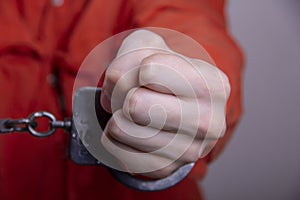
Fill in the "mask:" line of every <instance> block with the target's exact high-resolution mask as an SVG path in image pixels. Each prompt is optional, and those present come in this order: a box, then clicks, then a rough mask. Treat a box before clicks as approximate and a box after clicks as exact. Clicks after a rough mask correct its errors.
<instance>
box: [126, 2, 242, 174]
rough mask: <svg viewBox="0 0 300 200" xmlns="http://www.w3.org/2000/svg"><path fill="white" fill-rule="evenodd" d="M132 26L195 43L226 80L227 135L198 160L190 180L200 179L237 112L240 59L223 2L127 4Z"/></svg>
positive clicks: (237, 116) (238, 108)
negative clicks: (179, 34)
mask: <svg viewBox="0 0 300 200" xmlns="http://www.w3.org/2000/svg"><path fill="white" fill-rule="evenodd" d="M131 3H132V12H133V21H132V23H133V26H135V27H164V28H169V29H173V30H177V31H179V32H182V33H184V34H186V35H188V36H190V37H192V38H193V39H195V40H196V41H197V42H199V43H200V44H201V45H202V46H203V47H204V48H205V50H206V51H207V52H208V53H209V54H210V56H211V57H212V58H213V60H214V61H215V63H216V65H217V67H219V68H220V69H221V70H222V71H223V72H225V73H226V74H227V76H228V77H229V81H230V84H231V94H230V97H229V101H228V104H227V115H226V121H227V131H226V134H225V136H224V137H223V138H221V139H220V140H219V141H218V143H217V144H216V146H215V147H214V149H213V150H212V152H210V154H209V155H208V156H206V157H205V158H203V159H200V160H199V161H198V163H197V165H196V167H194V169H193V171H192V173H191V176H192V177H193V178H202V177H203V176H204V174H205V171H206V165H207V163H209V162H210V161H212V160H213V159H215V158H216V156H217V155H218V154H219V153H220V152H221V151H222V149H223V148H224V146H225V144H226V143H227V141H228V140H229V138H230V137H231V135H232V133H233V130H234V127H235V125H236V124H237V122H238V120H239V118H240V116H241V112H242V104H241V78H242V65H243V56H242V53H241V50H240V49H239V47H238V45H237V44H236V43H235V42H234V40H233V39H232V37H231V36H230V34H229V33H228V30H227V26H226V19H225V16H224V6H225V1H224V0H185V1H183V0H152V1H139V0H131Z"/></svg>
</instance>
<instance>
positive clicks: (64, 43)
mask: <svg viewBox="0 0 300 200" xmlns="http://www.w3.org/2000/svg"><path fill="white" fill-rule="evenodd" d="M53 2H54V1H53ZM145 26H152V27H166V28H170V29H174V30H178V31H180V32H183V33H185V34H187V35H189V36H191V37H192V38H194V39H195V40H197V41H198V42H199V43H200V44H202V45H203V46H204V47H205V49H206V50H207V51H208V52H209V53H210V55H211V56H212V57H213V59H214V61H215V62H216V64H217V66H218V67H219V68H221V69H222V70H223V71H224V72H225V73H226V74H227V75H228V77H229V79H230V82H231V87H232V91H231V96H230V99H229V103H228V106H227V127H228V130H227V132H226V134H225V137H223V138H222V139H220V140H219V142H218V144H217V145H216V147H215V148H214V150H213V151H212V152H211V153H210V154H209V155H208V156H207V157H205V158H204V159H201V160H199V162H198V163H197V165H196V167H194V169H193V172H192V173H191V175H190V176H189V177H188V178H186V179H185V180H184V181H182V182H181V183H180V184H179V185H177V186H175V187H173V188H171V189H169V190H166V191H162V192H156V193H142V192H137V191H133V190H131V189H128V188H126V187H124V186H122V185H121V184H119V183H118V182H117V181H115V180H114V179H113V178H112V177H111V176H110V175H109V174H108V173H107V172H106V170H105V169H103V168H99V167H86V166H85V167H82V166H78V165H76V164H74V163H72V162H71V161H70V160H69V159H68V153H67V152H68V135H67V134H65V133H62V132H57V133H56V134H54V135H53V136H52V137H50V138H47V139H39V138H33V137H32V136H30V135H29V134H11V135H0V199H3V200H10V199H13V200H14V199H39V200H41V199H51V200H52V199H56V200H59V199H101V198H103V199H111V198H119V199H153V198H156V199H157V198H158V199H159V198H171V199H199V198H200V193H199V191H198V189H197V188H198V187H197V184H196V181H195V180H196V179H197V178H201V177H203V176H204V174H205V171H206V165H207V163H208V162H210V161H211V160H212V159H214V158H215V156H216V155H218V154H219V152H220V151H221V150H222V149H223V147H224V145H225V144H226V141H227V140H228V139H229V138H230V136H231V134H232V132H233V129H234V126H235V124H236V123H237V121H238V119H239V116H240V114H241V90H240V89H241V71H242V61H243V60H242V55H241V52H240V50H239V48H238V47H237V45H236V44H235V43H234V41H233V40H232V39H231V37H230V35H229V34H228V31H227V29H226V21H225V17H224V1H223V0H185V1H182V0H151V1H150V0H149V1H147V0H127V1H125V0H113V1H104V0H103V1H101V0H76V1H75V0H64V4H63V5H61V6H57V7H55V6H53V5H52V3H51V1H50V0H39V1H35V0H26V1H23V0H16V1H3V2H1V3H0V30H1V32H0V34H1V37H0V91H1V92H2V93H1V99H0V118H7V117H11V118H21V117H25V116H28V114H30V113H32V112H33V111H37V110H47V111H50V112H52V113H54V114H55V115H56V116H59V117H58V118H60V119H62V118H63V117H64V116H65V115H68V116H70V115H71V95H72V88H73V81H74V78H75V76H76V72H77V69H78V67H79V66H80V64H81V62H82V61H83V59H84V58H85V56H86V55H87V54H88V53H89V52H90V51H91V50H92V48H94V47H95V45H97V44H99V43H100V42H101V41H103V40H104V39H106V38H108V37H109V36H111V35H113V34H116V33H119V32H121V31H123V30H127V29H129V28H134V27H145ZM52 74H59V80H60V81H59V83H60V85H59V87H57V85H55V84H54V82H53V76H52ZM58 91H59V92H58ZM60 99H63V100H64V102H66V103H65V105H66V107H65V108H64V109H62V107H61V106H60V105H61V103H60V102H61V101H60Z"/></svg>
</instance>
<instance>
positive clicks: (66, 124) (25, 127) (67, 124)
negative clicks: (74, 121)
mask: <svg viewBox="0 0 300 200" xmlns="http://www.w3.org/2000/svg"><path fill="white" fill-rule="evenodd" d="M37 118H47V119H48V120H49V127H48V130H46V131H37V130H36V128H37V127H38V123H37V122H36V119H37ZM58 128H62V129H65V130H70V128H71V120H70V119H66V120H64V121H57V120H56V118H55V116H54V115H53V114H51V113H49V112H46V111H39V112H34V113H32V114H31V115H30V116H29V117H28V118H22V119H15V120H14V119H2V120H0V134H6V133H13V132H29V133H30V134H31V135H33V136H35V137H49V136H50V135H52V134H53V133H54V132H55V131H56V129H58Z"/></svg>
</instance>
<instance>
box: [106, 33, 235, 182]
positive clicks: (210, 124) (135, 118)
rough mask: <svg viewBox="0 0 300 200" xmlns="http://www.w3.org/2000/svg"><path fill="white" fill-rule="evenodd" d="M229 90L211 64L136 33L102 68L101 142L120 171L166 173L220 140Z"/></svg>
mask: <svg viewBox="0 0 300 200" xmlns="http://www.w3.org/2000/svg"><path fill="white" fill-rule="evenodd" d="M137 49H139V50H137ZM229 93H230V85H229V81H228V78H227V76H226V75H225V74H224V73H223V72H221V71H220V70H219V69H218V68H216V67H215V66H212V65H211V64H208V63H206V62H204V61H201V60H199V59H192V58H188V57H185V56H184V55H181V54H178V53H176V52H174V51H172V49H170V48H169V47H168V46H167V45H166V43H165V41H164V40H163V38H161V37H160V36H159V35H157V34H155V33H153V32H150V31H146V30H139V31H136V32H134V33H132V34H131V35H129V36H128V37H127V38H126V39H125V40H124V41H123V43H122V45H121V47H120V49H119V52H118V55H117V57H116V58H115V60H114V61H113V62H112V63H111V65H110V67H109V68H108V69H107V71H106V76H105V80H104V85H103V92H102V95H101V105H102V107H103V108H104V109H105V110H106V111H108V112H111V113H113V116H112V118H111V119H110V121H109V122H108V124H107V126H106V129H105V131H104V133H105V134H103V136H102V138H101V142H102V144H103V145H104V147H105V148H106V149H107V150H109V151H110V152H111V153H112V154H113V155H114V156H115V157H116V158H117V159H118V160H119V161H120V163H121V165H122V166H123V167H124V170H126V171H128V172H130V173H132V174H135V173H139V174H142V175H144V176H147V177H151V178H162V177H166V176H168V175H170V174H171V173H172V172H173V171H174V170H176V169H178V168H179V167H180V166H182V165H184V164H186V163H190V162H196V161H197V160H198V159H199V158H201V157H204V156H205V155H207V154H208V153H209V152H210V151H211V149H212V148H213V146H214V145H215V143H216V142H217V140H218V139H219V138H220V137H222V135H223V134H224V132H225V128H226V127H225V107H226V103H227V100H228V96H229ZM175 138H176V139H175ZM164 147H167V148H164Z"/></svg>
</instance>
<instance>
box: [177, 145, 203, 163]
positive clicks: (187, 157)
mask: <svg viewBox="0 0 300 200" xmlns="http://www.w3.org/2000/svg"><path fill="white" fill-rule="evenodd" d="M200 148H201V144H192V145H191V146H190V147H189V148H188V149H187V150H186V151H185V152H184V154H183V155H182V157H181V160H182V161H183V162H185V163H191V162H196V161H197V160H198V159H199V151H200Z"/></svg>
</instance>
